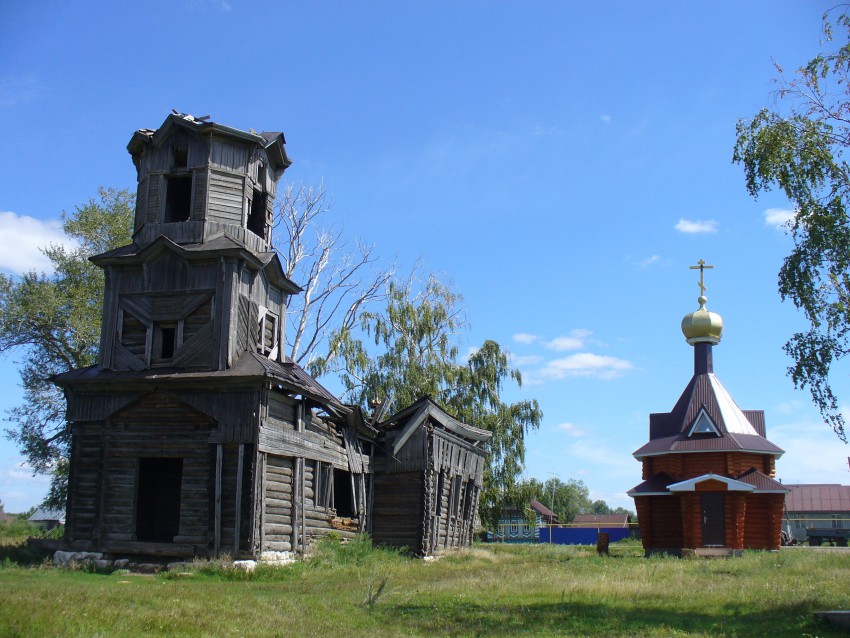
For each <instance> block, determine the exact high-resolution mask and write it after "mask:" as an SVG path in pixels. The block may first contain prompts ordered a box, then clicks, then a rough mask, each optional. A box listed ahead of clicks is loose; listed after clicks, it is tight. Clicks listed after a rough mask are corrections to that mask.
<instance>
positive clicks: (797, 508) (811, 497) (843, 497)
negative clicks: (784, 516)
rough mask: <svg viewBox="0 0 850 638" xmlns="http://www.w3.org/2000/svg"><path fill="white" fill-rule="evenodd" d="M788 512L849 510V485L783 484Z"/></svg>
mask: <svg viewBox="0 0 850 638" xmlns="http://www.w3.org/2000/svg"><path fill="white" fill-rule="evenodd" d="M785 487H786V488H788V489H789V490H791V492H790V493H789V494H788V495H787V496H786V497H785V509H786V510H788V512H850V485H839V484H837V483H802V484H789V485H785Z"/></svg>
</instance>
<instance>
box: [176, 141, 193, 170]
mask: <svg viewBox="0 0 850 638" xmlns="http://www.w3.org/2000/svg"><path fill="white" fill-rule="evenodd" d="M188 165H189V147H188V146H175V147H174V168H186V167H187V166H188Z"/></svg>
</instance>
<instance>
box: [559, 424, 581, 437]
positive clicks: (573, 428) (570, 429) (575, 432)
mask: <svg viewBox="0 0 850 638" xmlns="http://www.w3.org/2000/svg"><path fill="white" fill-rule="evenodd" d="M555 429H556V430H558V431H560V432H566V433H567V434H569V435H570V436H588V434H589V433H588V432H587V431H586V430H582V429H581V428H580V427H578V426H577V425H576V424H575V423H559V424H558V425H556V426H555Z"/></svg>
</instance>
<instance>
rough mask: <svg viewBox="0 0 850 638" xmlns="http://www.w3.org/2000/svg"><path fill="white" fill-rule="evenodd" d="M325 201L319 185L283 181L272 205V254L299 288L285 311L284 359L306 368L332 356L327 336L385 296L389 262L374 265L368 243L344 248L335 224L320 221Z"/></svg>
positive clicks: (351, 323)
mask: <svg viewBox="0 0 850 638" xmlns="http://www.w3.org/2000/svg"><path fill="white" fill-rule="evenodd" d="M331 205H332V204H331V201H330V197H329V196H328V193H327V191H326V190H325V187H324V184H321V183H320V184H319V185H318V186H311V185H306V184H304V183H300V184H291V183H290V184H287V185H286V186H285V188H284V191H283V194H282V197H279V200H278V202H277V204H276V210H275V230H276V236H277V237H278V239H277V241H276V242H275V243H277V244H278V245H279V246H280V248H279V249H278V252H279V253H280V256H281V258H282V260H283V267H284V270H285V272H286V276H287V277H289V278H290V279H291V280H292V281H294V282H295V283H296V284H298V285H299V286H301V288H302V289H303V292H301V293H299V294H297V295H293V297H292V299H291V300H290V303H289V308H288V311H287V327H286V346H287V348H288V350H289V357H290V358H291V359H292V360H293V361H295V362H296V363H298V364H299V365H301V366H303V367H305V368H306V367H308V366H309V365H310V364H311V363H312V362H313V361H314V360H316V358H318V357H319V356H320V355H321V356H322V357H325V358H329V357H331V356H332V354H331V353H330V352H326V353H322V352H320V350H325V349H328V341H327V337H328V335H329V334H330V332H331V331H332V330H336V329H340V328H344V329H349V330H350V329H351V328H352V327H353V326H354V324H355V322H356V321H357V318H358V315H359V313H360V311H361V310H362V309H363V308H364V307H365V306H367V305H368V304H370V303H372V302H374V301H377V300H381V299H384V298H385V297H386V286H387V284H388V282H389V281H390V279H392V277H393V275H394V272H395V265H394V264H391V265H389V266H387V267H386V268H381V267H380V266H379V262H378V258H377V257H375V255H374V246H373V245H372V244H365V243H362V242H360V241H355V243H354V247H353V249H350V246H349V242H348V240H346V239H344V238H343V232H342V229H340V228H335V227H334V226H333V225H326V224H325V218H326V216H327V213H328V212H329V211H330V209H331ZM284 244H285V246H284Z"/></svg>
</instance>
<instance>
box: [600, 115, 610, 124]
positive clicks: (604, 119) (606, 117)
mask: <svg viewBox="0 0 850 638" xmlns="http://www.w3.org/2000/svg"><path fill="white" fill-rule="evenodd" d="M599 119H600V120H602V123H603V124H610V123H611V119H612V118H611V116H610V115H600V116H599Z"/></svg>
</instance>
